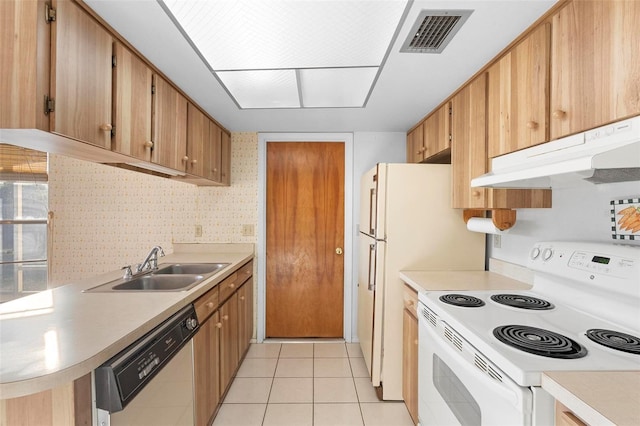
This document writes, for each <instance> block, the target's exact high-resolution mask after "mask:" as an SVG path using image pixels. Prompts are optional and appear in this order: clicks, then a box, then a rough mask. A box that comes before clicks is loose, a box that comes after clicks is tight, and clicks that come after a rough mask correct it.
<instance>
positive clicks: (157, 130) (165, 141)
mask: <svg viewBox="0 0 640 426" xmlns="http://www.w3.org/2000/svg"><path fill="white" fill-rule="evenodd" d="M152 97H153V102H152V120H151V126H152V127H151V129H152V130H151V140H152V142H153V147H152V154H151V161H153V162H154V163H157V164H159V165H161V166H165V167H169V168H171V169H174V170H180V171H185V169H186V163H187V161H188V157H187V99H186V98H185V97H184V96H182V95H181V94H180V92H178V91H177V90H176V89H175V88H174V87H173V86H172V85H171V84H169V83H168V82H167V81H166V80H165V79H163V78H162V77H160V76H159V75H157V74H153V92H152Z"/></svg>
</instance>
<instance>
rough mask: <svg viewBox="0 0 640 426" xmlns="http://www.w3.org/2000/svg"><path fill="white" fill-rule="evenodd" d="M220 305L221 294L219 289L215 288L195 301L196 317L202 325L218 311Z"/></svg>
mask: <svg viewBox="0 0 640 426" xmlns="http://www.w3.org/2000/svg"><path fill="white" fill-rule="evenodd" d="M219 304H220V293H219V292H218V287H217V286H216V287H214V288H212V289H211V290H209V291H208V292H207V293H205V295H204V296H201V297H200V298H199V299H198V300H196V301H195V303H194V306H195V308H196V315H197V316H198V321H200V323H201V324H202V323H203V322H204V321H205V320H206V319H207V318H209V316H210V315H211V314H212V313H214V312H215V311H216V309H218V305H219Z"/></svg>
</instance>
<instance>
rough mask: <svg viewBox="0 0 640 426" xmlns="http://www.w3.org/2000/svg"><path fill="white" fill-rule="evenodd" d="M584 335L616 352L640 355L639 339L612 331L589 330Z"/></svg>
mask: <svg viewBox="0 0 640 426" xmlns="http://www.w3.org/2000/svg"><path fill="white" fill-rule="evenodd" d="M586 335H587V337H588V338H589V339H591V340H593V341H594V342H596V343H598V344H601V345H603V346H606V347H608V348H611V349H616V350H618V351H623V352H628V353H631V354H636V355H640V338H638V337H636V336H632V335H630V334H626V333H621V332H619V331H614V330H603V329H591V330H587V332H586Z"/></svg>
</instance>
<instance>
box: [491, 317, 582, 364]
mask: <svg viewBox="0 0 640 426" xmlns="http://www.w3.org/2000/svg"><path fill="white" fill-rule="evenodd" d="M493 335H494V336H495V337H496V339H498V340H500V341H501V342H502V343H505V344H507V345H509V346H511V347H513V348H516V349H520V350H523V351H525V352H529V353H530V354H535V355H540V356H546V357H549V358H561V359H574V358H582V357H583V356H585V355H586V354H587V350H586V349H585V348H584V347H583V346H582V345H580V343H578V342H576V341H574V340H571V339H569V338H568V337H566V336H563V335H562V334H558V333H555V332H553V331H549V330H544V329H542V328H536V327H529V326H525V325H503V326H501V327H497V328H495V329H494V330H493Z"/></svg>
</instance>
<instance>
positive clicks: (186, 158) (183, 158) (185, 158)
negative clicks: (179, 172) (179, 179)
mask: <svg viewBox="0 0 640 426" xmlns="http://www.w3.org/2000/svg"><path fill="white" fill-rule="evenodd" d="M182 161H184V162H185V163H186V162H187V161H189V157H187V156H186V155H185V156H184V157H182Z"/></svg>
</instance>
